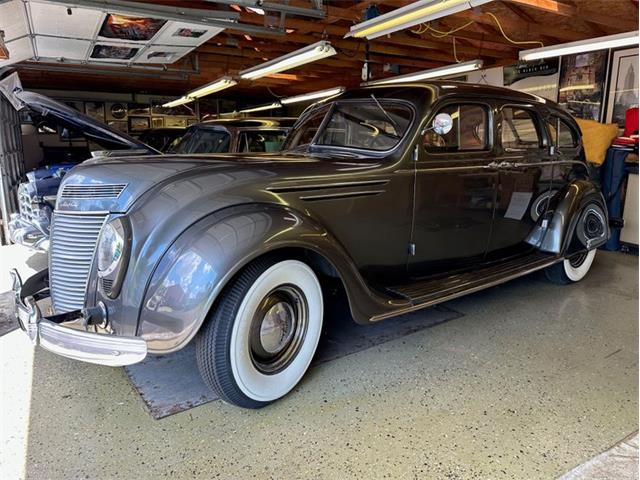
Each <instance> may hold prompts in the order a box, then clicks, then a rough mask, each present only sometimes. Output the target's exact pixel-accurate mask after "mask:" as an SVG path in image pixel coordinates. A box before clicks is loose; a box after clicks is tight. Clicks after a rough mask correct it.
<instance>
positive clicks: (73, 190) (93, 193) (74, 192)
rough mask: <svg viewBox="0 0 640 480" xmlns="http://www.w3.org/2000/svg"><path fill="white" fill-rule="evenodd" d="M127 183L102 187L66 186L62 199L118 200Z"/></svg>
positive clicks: (101, 185) (102, 185)
mask: <svg viewBox="0 0 640 480" xmlns="http://www.w3.org/2000/svg"><path fill="white" fill-rule="evenodd" d="M126 186H127V184H126V183H114V184H106V183H105V184H100V185H69V184H67V185H65V186H64V188H63V189H62V193H61V194H60V198H118V196H119V195H120V194H121V193H122V191H123V190H124V189H125V188H126Z"/></svg>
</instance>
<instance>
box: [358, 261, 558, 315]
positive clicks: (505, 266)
mask: <svg viewBox="0 0 640 480" xmlns="http://www.w3.org/2000/svg"><path fill="white" fill-rule="evenodd" d="M560 261H562V257H558V256H555V255H546V254H541V253H534V254H531V255H527V256H525V257H520V258H517V259H515V260H511V261H509V262H505V263H502V264H499V265H493V266H490V267H485V268H482V269H479V270H474V271H472V272H465V273H460V274H457V275H451V276H445V277H437V278H430V279H427V280H419V281H417V282H414V283H412V284H408V285H400V286H397V287H388V288H387V289H388V290H390V291H392V292H393V293H395V294H397V295H401V296H403V297H405V298H406V299H408V300H410V301H411V305H410V306H407V307H402V308H400V309H398V310H394V311H392V312H387V313H384V314H381V315H375V316H373V317H371V319H370V321H371V322H377V321H380V320H385V319H387V318H390V317H395V316H397V315H402V314H405V313H409V312H414V311H416V310H420V309H422V308H426V307H430V306H433V305H436V304H438V303H442V302H446V301H448V300H453V299H454V298H458V297H462V296H463V295H467V294H470V293H474V292H479V291H480V290H484V289H485V288H490V287H494V286H496V285H500V284H501V283H505V282H508V281H509V280H513V279H515V278H518V277H522V276H524V275H528V274H529V273H533V272H535V271H537V270H542V269H543V268H547V267H550V266H551V265H553V264H554V263H558V262H560Z"/></svg>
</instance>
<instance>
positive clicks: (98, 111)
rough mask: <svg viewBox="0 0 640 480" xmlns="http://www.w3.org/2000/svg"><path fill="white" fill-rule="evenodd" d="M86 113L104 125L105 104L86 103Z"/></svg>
mask: <svg viewBox="0 0 640 480" xmlns="http://www.w3.org/2000/svg"><path fill="white" fill-rule="evenodd" d="M84 113H85V114H86V115H88V116H90V117H91V118H94V119H96V120H98V121H100V122H103V123H104V121H105V117H104V113H105V112H104V102H85V103H84Z"/></svg>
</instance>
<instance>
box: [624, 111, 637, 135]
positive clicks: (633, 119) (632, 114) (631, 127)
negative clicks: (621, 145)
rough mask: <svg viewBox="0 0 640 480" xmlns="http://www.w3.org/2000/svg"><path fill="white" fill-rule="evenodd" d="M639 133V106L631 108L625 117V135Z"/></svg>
mask: <svg viewBox="0 0 640 480" xmlns="http://www.w3.org/2000/svg"><path fill="white" fill-rule="evenodd" d="M637 134H638V107H634V108H630V109H629V110H627V113H625V117H624V136H625V137H630V136H631V135H637Z"/></svg>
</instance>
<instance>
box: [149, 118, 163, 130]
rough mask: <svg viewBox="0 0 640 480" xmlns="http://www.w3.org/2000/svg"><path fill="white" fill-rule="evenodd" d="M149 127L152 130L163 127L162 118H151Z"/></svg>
mask: <svg viewBox="0 0 640 480" xmlns="http://www.w3.org/2000/svg"><path fill="white" fill-rule="evenodd" d="M151 127H152V128H162V127H164V118H162V117H153V118H152V119H151Z"/></svg>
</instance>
